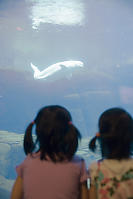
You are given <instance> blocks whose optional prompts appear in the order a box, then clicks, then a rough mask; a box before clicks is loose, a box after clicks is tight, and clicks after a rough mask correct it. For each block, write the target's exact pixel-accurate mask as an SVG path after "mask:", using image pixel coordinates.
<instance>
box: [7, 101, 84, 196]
mask: <svg viewBox="0 0 133 199" xmlns="http://www.w3.org/2000/svg"><path fill="white" fill-rule="evenodd" d="M34 126H35V133H36V139H33V136H32V131H33V127H34ZM80 139H81V135H80V132H79V131H78V129H77V128H76V127H75V125H74V124H73V123H72V117H71V115H70V113H69V111H68V110H67V109H66V108H64V107H61V106H58V105H52V106H46V107H43V108H42V109H41V110H40V111H39V112H38V114H37V116H36V117H35V119H34V121H33V122H31V123H30V124H29V125H28V127H27V129H26V131H25V135H24V151H25V154H26V155H27V157H26V159H25V160H24V161H23V163H22V164H20V165H19V166H18V167H17V168H16V171H17V174H18V177H17V180H16V182H15V184H14V187H13V190H12V194H11V199H21V198H23V199H44V198H46V199H59V198H61V199H79V198H83V199H86V198H87V188H86V187H87V186H86V180H87V178H88V175H87V172H86V169H85V162H84V160H83V159H82V158H81V157H79V156H77V155H75V153H76V151H77V148H78V142H79V140H80Z"/></svg>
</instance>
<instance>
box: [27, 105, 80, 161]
mask: <svg viewBox="0 0 133 199" xmlns="http://www.w3.org/2000/svg"><path fill="white" fill-rule="evenodd" d="M71 121H72V117H71V115H70V113H69V111H68V110H67V109H66V108H64V107H61V106H58V105H51V106H46V107H43V108H42V109H41V110H40V111H39V112H38V114H37V116H36V118H35V120H34V123H35V125H36V130H35V131H36V136H37V138H36V141H35V143H34V141H33V138H32V127H33V122H32V123H30V124H29V126H28V127H27V129H26V132H25V136H24V151H25V153H26V155H27V154H28V153H30V154H32V152H33V151H34V150H35V148H36V145H37V144H38V145H39V150H38V151H40V159H41V160H44V159H45V160H46V159H47V158H46V157H47V156H49V157H50V158H51V160H52V161H53V162H57V161H63V160H65V159H67V160H71V159H72V157H73V155H74V154H75V152H76V151H77V148H78V140H79V139H81V135H80V132H79V131H78V129H77V128H76V127H75V126H74V125H73V124H72V122H71ZM38 151H36V152H38Z"/></svg>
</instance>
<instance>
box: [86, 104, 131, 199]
mask: <svg viewBox="0 0 133 199" xmlns="http://www.w3.org/2000/svg"><path fill="white" fill-rule="evenodd" d="M98 127H99V133H97V134H96V135H95V136H94V138H92V140H91V141H90V143H89V149H90V150H92V151H93V152H95V150H96V147H97V143H96V141H98V142H99V144H100V149H101V155H102V159H101V160H100V161H98V162H94V163H92V164H91V165H90V167H89V171H90V178H91V186H90V191H89V193H90V199H91V198H92V199H96V198H97V199H105V198H106V199H110V198H113V199H125V198H133V159H132V155H133V118H132V116H131V115H130V114H129V113H127V112H126V111H125V110H124V109H122V108H111V109H108V110H106V111H105V112H103V113H102V114H101V116H100V118H99V123H98Z"/></svg>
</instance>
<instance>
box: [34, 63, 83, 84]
mask: <svg viewBox="0 0 133 199" xmlns="http://www.w3.org/2000/svg"><path fill="white" fill-rule="evenodd" d="M30 65H31V68H32V69H33V71H34V79H44V80H48V79H51V80H52V81H54V80H57V79H59V78H62V77H66V78H68V79H70V78H71V77H72V74H73V72H74V71H79V70H80V69H81V68H83V67H84V64H83V62H81V61H63V62H58V63H56V64H52V65H50V66H48V67H47V68H45V69H44V70H42V71H40V70H39V69H38V67H37V66H35V65H34V64H32V63H31V64H30Z"/></svg>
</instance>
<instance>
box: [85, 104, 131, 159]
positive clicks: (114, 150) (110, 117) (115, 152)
mask: <svg viewBox="0 0 133 199" xmlns="http://www.w3.org/2000/svg"><path fill="white" fill-rule="evenodd" d="M98 126H99V133H100V136H99V137H97V136H95V137H94V138H92V140H91V141H90V143H89V149H91V150H92V151H95V149H96V140H97V139H98V140H99V143H100V148H101V153H102V157H103V158H107V159H119V160H120V159H126V158H129V157H130V155H132V154H133V153H132V152H133V118H132V117H131V115H130V114H129V113H128V112H126V111H125V110H124V109H122V108H111V109H108V110H106V111H105V112H103V113H102V114H101V116H100V118H99V123H98Z"/></svg>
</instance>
